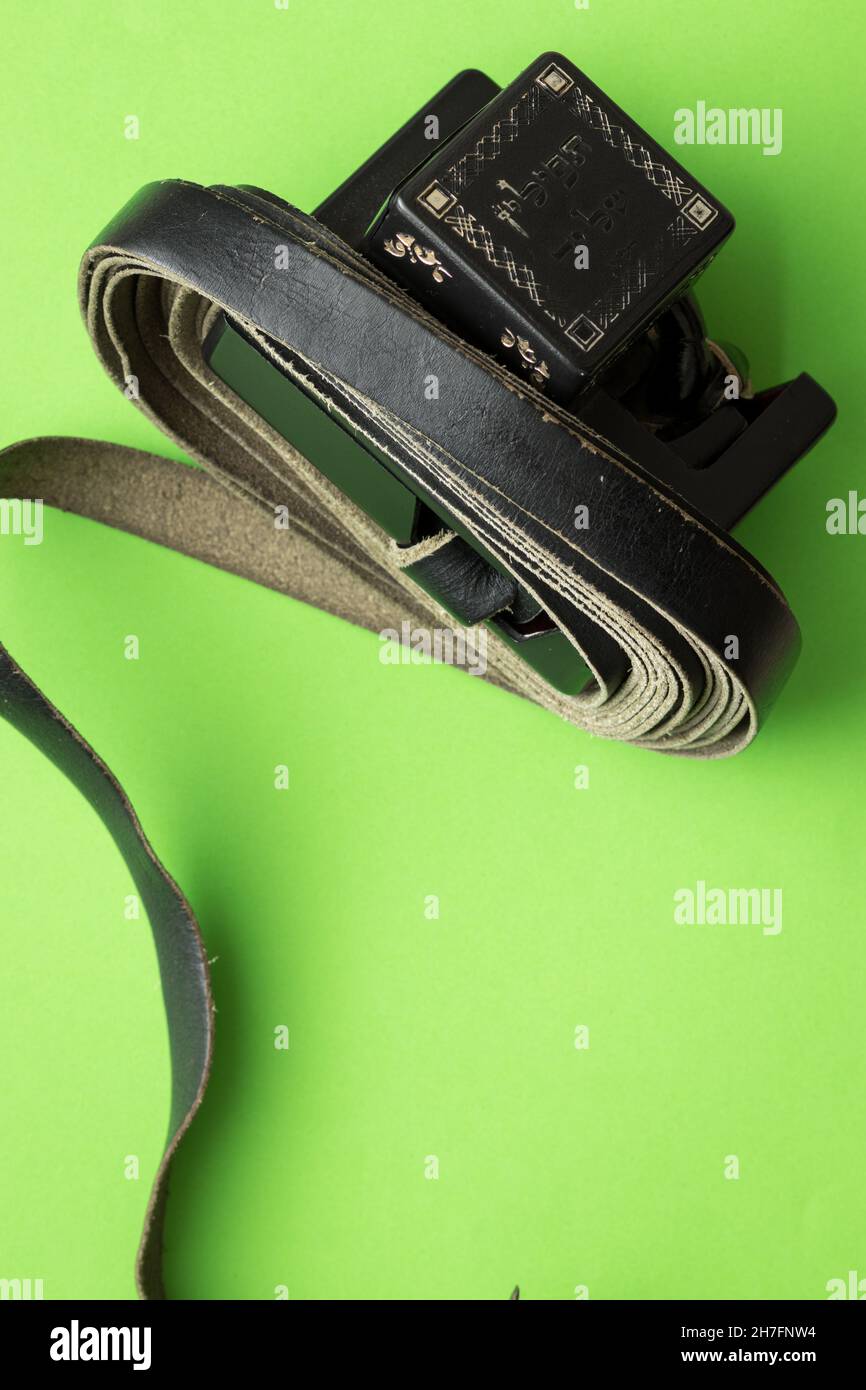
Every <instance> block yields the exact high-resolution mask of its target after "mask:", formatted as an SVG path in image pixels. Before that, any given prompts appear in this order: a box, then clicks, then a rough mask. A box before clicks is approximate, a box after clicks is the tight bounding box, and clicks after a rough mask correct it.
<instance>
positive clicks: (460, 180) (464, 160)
mask: <svg viewBox="0 0 866 1390" xmlns="http://www.w3.org/2000/svg"><path fill="white" fill-rule="evenodd" d="M546 100H547V98H546V97H545V96H544V93H543V91H542V89H541V88H540V87H539V86H537V84H536V83H533V84H532V86H531V87H530V88H529V89H528V91H525V92H521V94H520V96H519V97H518V98H517V101H516V102H515V103H514V105H513V106H512V107H511V110H510V111H509V112H508V115H507V116H503V118H502V119H501V120H499V121H496V123H495V124H494V125H493V126H492V128H491V129H490V131H489V132H488V134H487V135H483V136H482V137H481V139H480V140H479V141H478V143H477V144H476V146H475V148H474V149H472V150H467V152H466V154H464V155H461V156H460V158H459V159H458V160H456V161H455V162H454V163H453V164H452V165H451V167H450V168H449V169H448V170H447V172H446V173H445V175H444V179H443V181H444V182H445V183H446V184H447V185H448V186H449V188H452V189H455V190H456V191H457V192H458V193H463V192H465V190H466V189H467V188H468V187H469V186H470V184H472V183H474V181H475V180H476V179H477V177H478V175H479V174H480V173H481V170H482V169H483V168H484V165H485V164H490V163H491V162H492V161H493V160H494V159H498V158H499V155H500V154H501V152H502V146H503V144H506V145H509V144H513V143H514V141H515V140H516V139H517V137H518V135H519V134H520V132H521V130H522V129H524V128H525V127H526V126H528V125H531V124H532V122H533V121H534V120H535V118H536V116H537V115H538V114H539V112H540V111H541V110H542V108H543V107H544V105H545V102H546Z"/></svg>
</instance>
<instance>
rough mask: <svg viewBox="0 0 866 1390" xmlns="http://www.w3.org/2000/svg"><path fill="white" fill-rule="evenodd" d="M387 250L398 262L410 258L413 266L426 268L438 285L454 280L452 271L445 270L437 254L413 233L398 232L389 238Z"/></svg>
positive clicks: (386, 245)
mask: <svg viewBox="0 0 866 1390" xmlns="http://www.w3.org/2000/svg"><path fill="white" fill-rule="evenodd" d="M385 250H386V251H387V252H388V255H389V256H396V258H397V259H398V260H401V259H402V258H403V257H404V256H408V258H409V261H410V263H411V264H412V265H423V266H426V268H427V269H428V270H429V271H430V273H431V275H432V276H433V279H434V280H435V281H436V283H437V285H441V284H443V283H444V281H445V279H446V277H447V278H448V279H449V280H451V279H453V276H452V273H451V271H450V270H446V269H445V266H444V265H443V264H442V262H441V261H440V259H439V257H438V256H437V255H436V252H435V251H433V250H432V249H431V248H430V247H429V246H422V245H421V244H420V243H419V242H417V241H416V240H415V237H414V236H413V234H412V233H411V232H398V233H397V235H396V236H394V237H389V238H388V240H387V241H386V242H385Z"/></svg>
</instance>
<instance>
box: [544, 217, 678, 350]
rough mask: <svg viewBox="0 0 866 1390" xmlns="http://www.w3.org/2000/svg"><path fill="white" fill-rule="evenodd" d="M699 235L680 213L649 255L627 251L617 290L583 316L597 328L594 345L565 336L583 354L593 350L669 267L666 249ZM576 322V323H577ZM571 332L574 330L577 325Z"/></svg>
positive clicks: (620, 257)
mask: <svg viewBox="0 0 866 1390" xmlns="http://www.w3.org/2000/svg"><path fill="white" fill-rule="evenodd" d="M698 231H699V229H698V228H697V227H696V226H695V225H694V224H693V223H691V222H689V221H687V220H686V218H685V217H684V215H683V213H681V212H679V213H677V215H676V217H675V218H674V220H673V221H672V222H671V223H670V225H669V226H667V227H666V228H665V230H664V231H663V232H662V234H661V236H660V237H658V238H657V240H656V241H655V243H654V244H653V246H652V247H651V249H650V251H649V253H648V254H647V255H644V256H637V255H635V254H634V252H633V249H632V247H625V248H624V250H623V251H622V252H620V253H619V257H618V259H619V262H620V263H619V265H618V266H617V273H616V287H615V288H614V289H611V290H610V291H609V292H608V293H607V294H605V295H602V296H601V297H600V298H599V299H597V300H596V301H595V303H594V304H593V305H592V307H591V308H590V309H588V310H587V312H586V315H581V319H584V318H586V319H588V320H589V321H591V322H592V323H593V324H594V325H598V329H599V332H598V335H597V336H596V337H594V338H593V339H592V340H591V341H589V340H582V339H581V337H580V336H578V335H577V334H573V333H572V332H571V331H570V330H568V331H567V334H566V336H567V337H569V338H571V339H572V341H573V342H576V343H577V344H578V346H579V347H582V348H584V350H588V349H589V348H590V347H594V346H595V344H596V342H598V341H599V339H600V338H601V337H602V336H603V335H604V333H606V332H607V330H608V329H609V328H610V326H611V324H612V323H614V322H615V321H616V320H617V319H618V318H619V316H620V314H623V313H625V311H626V309H627V308H628V307H629V305H630V304H631V302H632V300H633V299H634V297H635V296H636V295H639V294H642V293H643V291H644V290H645V289H646V287H647V285H649V284H651V282H652V281H653V280H655V279H656V278H657V276H658V275H659V274H660V273H661V271H662V270H663V269H664V267H665V266H666V265H667V263H668V258H667V256H666V254H665V252H666V250H667V248H669V247H670V246H671V245H674V246H683V245H684V244H685V243H686V242H687V241H689V240H690V239H691V238H692V237H693V236H697V235H698ZM577 322H578V321H577V320H575V323H577ZM571 328H574V324H572V325H571Z"/></svg>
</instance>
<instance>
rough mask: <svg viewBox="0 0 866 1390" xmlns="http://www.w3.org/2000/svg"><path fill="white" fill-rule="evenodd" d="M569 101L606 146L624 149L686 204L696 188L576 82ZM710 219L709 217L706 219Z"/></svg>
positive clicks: (673, 198) (679, 202)
mask: <svg viewBox="0 0 866 1390" xmlns="http://www.w3.org/2000/svg"><path fill="white" fill-rule="evenodd" d="M566 101H567V102H568V103H569V105H570V106H572V107H573V109H574V110H575V111H576V112H577V114H578V115H579V116H580V118H581V120H583V121H585V122H586V124H587V125H588V126H589V127H590V129H591V130H595V131H597V132H598V134H599V135H600V136H601V138H602V140H603V141H604V142H605V144H606V145H610V146H611V148H612V149H615V150H616V149H619V150H622V152H623V154H624V155H625V157H626V159H627V160H628V162H629V164H631V165H632V166H633V168H635V169H638V170H640V171H641V172H642V173H643V174H644V175H645V176H646V178H647V179H648V180H649V182H650V183H651V184H654V185H655V187H656V188H658V189H660V190H661V192H662V193H663V194H664V195H665V197H666V198H670V200H671V202H672V203H675V204H676V206H677V207H678V208H681V207H683V205H684V204H685V203H687V202H688V200H689V199H690V198H691V197H692V194H693V193H694V191H695V190H694V189H693V188H690V187H689V185H688V184H686V183H683V181H682V179H681V178H680V176H679V175H678V174H675V173H674V172H673V170H671V169H669V168H668V167H667V165H666V164H661V163H660V162H659V161H658V160H657V159H653V157H652V155H651V154H650V152H649V150H648V149H645V148H644V146H643V145H639V144H638V143H637V141H636V140H633V139H632V138H631V136H630V135H629V133H628V131H626V130H623V128H622V126H621V125H615V124H614V123H613V122H612V121H611V119H610V117H609V116H608V114H607V112H606V111H604V110H603V109H602V107H600V106H599V105H598V103H597V102H596V101H595V100H594V99H593V98H592V97H591V96H590V95H589V93H588V92H584V91H583V90H582V89H581V88H580V87H578V86H577V85H575V86H574V87H573V88H572V89H571V90H570V91H569V92H568V93H567V95H566ZM710 220H711V219H710V218H707V222H709V221H710Z"/></svg>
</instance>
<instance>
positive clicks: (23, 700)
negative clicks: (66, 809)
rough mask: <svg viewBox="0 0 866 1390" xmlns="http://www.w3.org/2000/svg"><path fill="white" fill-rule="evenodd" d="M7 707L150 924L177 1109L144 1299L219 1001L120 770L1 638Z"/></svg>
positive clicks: (0, 693) (156, 1279)
mask: <svg viewBox="0 0 866 1390" xmlns="http://www.w3.org/2000/svg"><path fill="white" fill-rule="evenodd" d="M0 713H2V714H3V716H4V718H5V719H7V720H8V721H9V723H10V724H12V725H13V726H14V727H15V728H16V729H18V730H19V732H20V733H22V734H23V735H24V736H25V738H28V739H29V740H30V742H31V743H33V744H34V745H35V746H36V747H37V748H38V749H39V750H40V752H42V753H44V754H45V756H46V757H47V758H49V759H50V760H51V762H52V763H54V765H55V767H57V768H58V769H59V770H60V771H61V772H62V773H63V774H64V775H65V776H66V777H68V778H69V780H70V781H71V782H72V783H73V784H74V785H75V786H76V787H77V788H78V790H79V791H80V792H81V794H82V796H84V797H85V798H86V800H87V801H88V802H89V803H90V805H91V806H92V807H93V809H94V811H95V812H96V814H97V815H98V816H99V818H100V820H101V821H102V823H103V825H104V826H105V827H106V829H107V830H108V832H109V834H110V835H111V837H112V839H113V840H114V843H115V844H116V845H117V848H118V849H119V851H120V853H121V854H122V856H123V858H124V860H125V862H126V865H127V867H128V869H129V872H130V874H131V875H132V878H133V881H134V883H135V885H136V888H137V890H138V892H139V894H140V896H141V900H142V904H143V906H144V909H145V913H146V915H147V918H148V921H149V922H150V926H151V930H152V932H153V939H154V944H155V946H156V952H157V961H158V965H159V974H160V980H161V982H162V993H163V999H164V1002H165V1013H166V1019H167V1023H168V1036H169V1048H170V1053H171V1074H172V1090H171V1112H170V1117H169V1129H168V1138H167V1141H166V1145H165V1150H164V1153H163V1157H162V1160H161V1162H160V1165H159V1168H158V1171H157V1173H156V1177H155V1179H154V1182H153V1186H152V1188H151V1192H150V1197H149V1200H148V1204H147V1211H146V1213H145V1219H144V1229H143V1231H142V1236H141V1241H140V1244H139V1249H138V1255H137V1257H136V1262H135V1279H136V1287H137V1289H138V1292H139V1295H140V1297H141V1298H144V1299H160V1298H164V1297H165V1290H164V1286H163V1280H162V1238H163V1224H164V1219H165V1207H166V1200H167V1195H168V1175H169V1168H170V1164H171V1160H172V1158H173V1156H174V1153H175V1151H176V1149H177V1146H178V1144H179V1143H180V1141H181V1139H182V1138H183V1135H184V1134H185V1133H186V1130H187V1129H188V1128H189V1126H190V1124H191V1123H192V1119H193V1116H194V1115H195V1112H196V1110H197V1109H198V1107H199V1105H200V1104H201V1100H202V1097H203V1095H204V1092H205V1088H206V1086H207V1082H208V1077H209V1075H210V1068H211V1058H212V1055H213V1032H214V1006H213V997H212V994H211V984H210V972H209V968H208V961H207V955H206V953H205V948H204V942H203V941H202V937H201V933H200V931H199V928H198V923H197V922H196V919H195V915H194V913H193V911H192V908H191V907H190V905H189V903H188V902H187V900H186V898H185V897H184V895H183V893H182V892H181V890H180V889H179V888H178V886H177V884H176V883H175V882H174V879H172V878H171V876H170V875H169V873H168V871H167V870H166V869H165V867H164V866H163V864H162V863H161V862H160V860H159V859H158V857H157V855H156V854H155V852H154V850H153V847H152V846H151V844H150V841H149V840H148V838H147V836H146V835H145V833H144V830H143V829H142V826H141V823H140V822H139V819H138V817H137V815H136V813H135V810H134V808H133V806H132V803H131V802H130V800H129V798H128V796H127V795H126V793H125V792H124V790H123V788H122V787H121V785H120V783H119V782H118V781H117V779H116V777H115V776H114V775H113V773H112V772H111V771H110V770H109V768H108V767H106V765H105V763H104V762H103V761H102V759H101V758H100V757H99V755H98V754H97V753H96V752H94V750H93V748H91V746H90V744H89V743H87V742H86V741H85V740H84V739H83V738H82V737H81V735H80V734H79V733H78V731H77V730H76V729H75V728H73V726H72V725H71V724H70V723H69V721H68V720H67V719H65V718H64V717H63V715H62V714H61V713H60V711H59V710H58V709H57V708H56V707H55V706H54V705H53V704H52V703H51V701H50V700H49V699H48V698H47V697H46V696H45V695H43V693H42V692H41V690H39V689H38V688H37V686H36V685H34V683H33V682H32V681H31V680H30V678H29V677H28V676H26V675H25V674H24V672H23V671H22V670H21V667H20V666H19V665H18V664H17V662H16V661H15V660H14V658H13V657H12V656H11V655H10V653H9V652H8V651H7V650H6V648H5V647H3V646H0Z"/></svg>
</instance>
